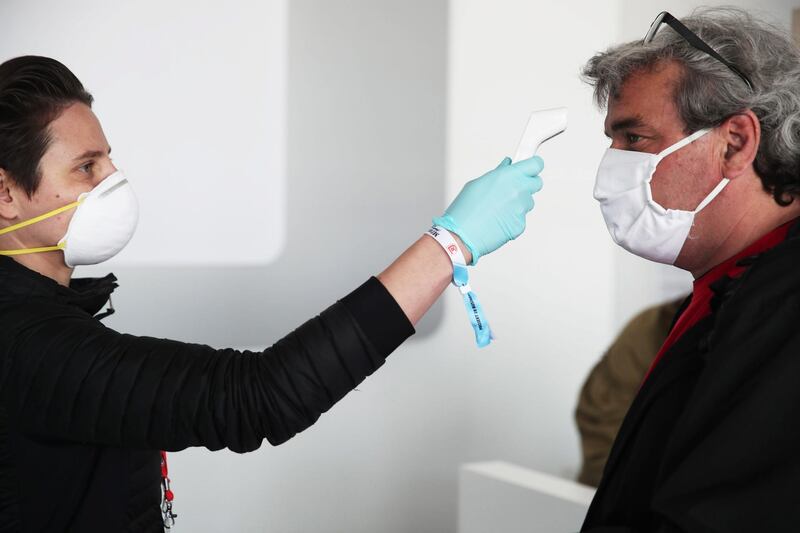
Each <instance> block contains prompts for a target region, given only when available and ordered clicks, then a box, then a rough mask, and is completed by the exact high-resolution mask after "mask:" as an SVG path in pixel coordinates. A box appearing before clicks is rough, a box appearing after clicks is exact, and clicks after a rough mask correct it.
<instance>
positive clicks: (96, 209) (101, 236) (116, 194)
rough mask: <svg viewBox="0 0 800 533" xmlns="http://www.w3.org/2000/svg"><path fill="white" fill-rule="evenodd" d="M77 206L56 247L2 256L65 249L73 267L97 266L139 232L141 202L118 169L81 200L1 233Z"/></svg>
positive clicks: (2, 231)
mask: <svg viewBox="0 0 800 533" xmlns="http://www.w3.org/2000/svg"><path fill="white" fill-rule="evenodd" d="M70 209H75V213H74V214H73V215H72V219H71V220H70V222H69V225H68V226H67V232H66V234H65V235H64V237H63V238H62V239H61V240H59V241H58V243H57V244H56V245H54V246H44V247H40V248H22V249H18V250H0V255H23V254H34V253H41V252H52V251H56V250H63V251H64V263H66V265H67V266H69V267H76V266H78V265H96V264H97V263H102V262H103V261H107V260H108V259H111V258H112V257H114V256H115V255H117V254H118V253H119V252H120V251H121V250H122V249H123V248H124V247H125V245H126V244H128V241H130V240H131V237H133V233H134V231H136V224H137V222H138V221H139V205H138V203H137V202H136V196H135V195H134V193H133V189H132V187H131V185H130V183H129V182H128V179H127V178H126V177H125V175H124V174H123V173H122V172H121V171H117V172H114V173H113V174H111V175H110V176H108V177H107V178H105V179H104V180H103V181H101V182H100V183H99V184H97V186H96V187H95V188H94V189H92V190H91V191H89V192H85V193H83V194H81V195H80V196H78V199H77V200H76V201H74V202H72V203H71V204H67V205H65V206H63V207H59V208H58V209H54V210H52V211H49V212H47V213H44V214H43V215H39V216H38V217H35V218H32V219H30V220H26V221H24V222H20V223H19V224H15V225H13V226H9V227H7V228H3V229H0V235H4V234H6V233H10V232H12V231H15V230H18V229H20V228H24V227H26V226H30V225H31V224H35V223H37V222H41V221H42V220H46V219H48V218H51V217H54V216H56V215H58V214H60V213H63V212H65V211H69V210H70Z"/></svg>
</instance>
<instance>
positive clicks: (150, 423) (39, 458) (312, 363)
mask: <svg viewBox="0 0 800 533" xmlns="http://www.w3.org/2000/svg"><path fill="white" fill-rule="evenodd" d="M115 279H116V278H114V277H113V275H109V276H107V277H105V278H100V279H94V280H75V281H74V282H73V283H72V285H71V287H70V288H66V287H62V286H60V285H58V284H57V283H55V282H54V281H53V280H51V279H49V278H46V277H44V276H41V275H39V274H37V273H35V272H33V271H31V270H28V269H27V268H25V267H23V266H21V265H19V264H18V263H17V262H15V261H13V260H12V259H9V258H6V257H0V364H2V367H0V368H1V369H2V371H1V373H0V378H1V379H2V381H0V393H1V394H2V395H1V397H0V532H11V531H13V532H17V531H37V532H38V531H53V532H56V531H58V532H61V531H80V532H91V531H101V530H102V531H137V532H147V531H163V528H162V522H161V515H160V512H159V502H160V498H161V491H160V467H159V464H160V463H159V461H160V456H159V452H158V450H168V451H175V450H182V449H184V448H187V447H189V446H205V447H207V448H209V449H211V450H218V449H220V448H229V449H231V450H233V451H236V452H248V451H252V450H255V449H257V448H258V447H259V446H261V443H262V441H263V440H264V439H265V438H266V439H267V440H268V441H269V442H270V443H271V444H273V445H275V444H280V443H282V442H284V441H286V440H288V439H289V438H291V437H292V436H293V435H295V434H296V433H298V432H300V431H302V430H304V429H305V428H307V427H308V426H310V425H311V424H313V423H314V422H315V421H316V420H317V418H318V417H319V416H320V414H321V413H324V412H325V411H327V410H328V409H329V408H330V407H331V406H332V405H333V404H334V403H336V402H337V401H338V400H340V399H341V398H342V397H343V396H344V395H345V394H347V392H349V391H350V390H352V389H353V388H354V387H355V386H356V385H358V383H360V382H361V381H362V380H363V379H364V378H365V377H366V376H368V375H369V374H371V373H372V372H374V371H375V370H376V369H377V368H378V367H380V366H381V365H382V364H383V362H384V360H385V358H386V356H387V355H389V353H391V352H392V351H393V350H394V349H395V348H396V347H397V346H398V345H399V344H400V343H401V342H403V341H404V340H405V339H406V338H407V337H408V336H410V335H411V334H413V332H414V330H413V327H412V326H411V324H410V323H409V321H408V319H407V318H406V317H405V315H404V314H403V312H402V310H401V309H400V307H399V306H398V305H397V303H396V302H395V301H394V299H392V297H391V296H390V295H389V293H388V292H387V291H386V289H385V288H384V287H383V285H382V284H381V283H380V282H379V281H378V280H376V279H375V278H371V279H370V280H369V281H367V282H366V283H365V284H364V285H362V286H361V287H360V288H358V289H357V290H355V291H354V292H352V293H351V294H350V295H348V296H346V297H345V298H344V299H343V300H341V301H340V302H338V303H336V304H334V305H333V306H331V307H330V308H328V309H327V310H326V311H324V312H323V313H322V314H321V315H320V316H318V317H316V318H313V319H311V320H309V321H308V322H306V323H305V324H304V325H302V326H301V327H300V328H298V329H297V330H296V331H294V332H293V333H291V334H289V335H287V336H286V337H284V338H283V339H281V340H280V341H278V342H277V343H276V344H275V345H274V346H272V347H271V348H268V349H267V350H265V351H264V352H261V353H252V352H239V351H236V350H231V349H227V350H215V349H213V348H211V347H208V346H202V345H196V344H187V343H182V342H176V341H171V340H165V339H156V338H150V337H135V336H132V335H125V334H121V333H117V332H116V331H113V330H111V329H109V328H107V327H105V326H104V325H103V324H101V323H100V322H99V321H98V320H96V319H95V318H93V316H94V315H95V314H97V313H98V311H99V310H100V309H101V308H102V306H103V305H104V304H105V302H106V301H107V300H108V297H109V295H110V294H111V291H112V290H113V289H114V287H116V283H114V282H115Z"/></svg>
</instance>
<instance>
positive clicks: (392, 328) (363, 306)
mask: <svg viewBox="0 0 800 533" xmlns="http://www.w3.org/2000/svg"><path fill="white" fill-rule="evenodd" d="M341 302H342V303H343V304H344V306H345V307H346V308H347V310H348V311H350V314H352V315H353V317H354V318H355V319H356V322H358V325H359V326H360V327H361V330H362V331H363V332H364V334H365V335H366V336H367V338H368V339H369V340H370V342H372V345H373V346H374V347H375V349H376V350H378V352H380V354H381V355H383V356H384V357H386V356H388V355H389V354H390V353H392V352H393V351H395V349H397V347H398V346H400V345H401V344H403V342H404V341H405V340H406V339H408V338H409V337H410V336H411V335H413V334H414V333H415V330H414V326H413V325H412V324H411V322H409V320H408V317H406V314H405V313H404V312H403V310H402V309H401V308H400V306H399V305H398V303H397V302H396V301H395V299H394V298H393V297H392V295H391V294H389V291H387V290H386V287H384V286H383V283H381V282H380V281H378V278H375V277H371V278H370V279H368V280H367V281H366V282H365V283H364V284H363V285H361V286H360V287H359V288H357V289H356V290H354V291H353V292H351V293H350V294H348V295H347V296H345V297H344V298H342V300H341Z"/></svg>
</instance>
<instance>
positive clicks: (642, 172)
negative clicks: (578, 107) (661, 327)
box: [594, 129, 730, 265]
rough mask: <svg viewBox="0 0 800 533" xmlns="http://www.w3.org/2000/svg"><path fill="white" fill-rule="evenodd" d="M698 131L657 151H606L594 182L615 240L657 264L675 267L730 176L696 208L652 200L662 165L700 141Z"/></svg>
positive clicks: (597, 196)
mask: <svg viewBox="0 0 800 533" xmlns="http://www.w3.org/2000/svg"><path fill="white" fill-rule="evenodd" d="M709 131H711V130H709V129H703V130H699V131H697V132H695V133H693V134H692V135H689V136H688V137H686V138H684V139H681V140H680V141H678V142H676V143H675V144H673V145H672V146H670V147H669V148H667V149H665V150H663V151H661V152H659V153H657V154H650V153H647V152H632V151H628V150H617V149H615V148H609V149H608V150H606V153H605V155H604V156H603V159H602V161H601V162H600V167H599V168H598V169H597V180H596V182H595V186H594V198H595V200H597V201H598V202H600V211H601V212H602V213H603V219H604V220H605V222H606V226H607V227H608V231H609V233H610V234H611V238H612V239H614V242H616V243H617V244H618V245H620V246H622V247H623V248H625V249H626V250H628V251H629V252H631V253H633V254H636V255H638V256H640V257H644V258H645V259H649V260H651V261H655V262H657V263H665V264H669V265H672V264H674V263H675V260H676V259H677V258H678V254H679V253H680V251H681V249H682V248H683V244H684V243H685V242H686V239H687V237H688V236H689V231H690V230H691V229H692V223H693V222H694V217H695V215H696V214H697V213H699V212H700V211H701V210H702V209H703V208H704V207H706V206H707V205H708V204H709V203H711V201H712V200H713V199H714V198H716V197H717V195H718V194H719V193H720V192H722V189H724V188H725V186H726V185H727V184H728V183H729V181H730V180H728V179H727V178H723V179H722V180H721V181H720V182H719V184H718V185H717V186H716V187H715V188H714V190H713V191H711V192H710V193H709V194H708V196H706V197H705V198H704V199H703V201H702V202H700V204H699V205H698V206H697V208H696V209H695V210H693V211H682V210H679V209H667V208H665V207H663V206H661V205H659V204H658V203H657V202H656V201H655V200H653V191H652V188H651V187H650V182H651V180H652V179H653V174H655V171H656V168H657V167H658V163H659V162H660V161H661V160H662V159H664V158H665V157H667V156H668V155H670V154H671V153H673V152H675V151H676V150H679V149H680V148H683V147H684V146H686V145H688V144H689V143H691V142H693V141H695V140H697V139H699V138H700V137H702V136H703V135H705V134H706V133H708V132H709Z"/></svg>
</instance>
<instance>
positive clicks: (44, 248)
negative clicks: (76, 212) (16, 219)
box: [0, 198, 83, 255]
mask: <svg viewBox="0 0 800 533" xmlns="http://www.w3.org/2000/svg"><path fill="white" fill-rule="evenodd" d="M82 201H83V198H81V199H79V200H76V201H74V202H72V203H71V204H67V205H65V206H63V207H59V208H58V209H53V210H52V211H48V212H47V213H45V214H43V215H39V216H38V217H33V218H31V219H29V220H26V221H24V222H20V223H19V224H14V225H13V226H9V227H7V228H3V229H0V235H5V234H6V233H11V232H12V231H16V230H18V229H20V228H24V227H26V226H30V225H31V224H36V223H37V222H41V221H42V220H46V219H48V218H51V217H54V216H56V215H59V214H61V213H63V212H64V211H69V210H70V209H75V208H76V207H78V205H80V203H81V202H82ZM64 246H65V244H64V243H61V244H57V245H55V246H42V247H39V248H21V249H19V250H0V255H25V254H38V253H41V252H54V251H56V250H63V249H64Z"/></svg>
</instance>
